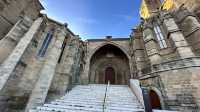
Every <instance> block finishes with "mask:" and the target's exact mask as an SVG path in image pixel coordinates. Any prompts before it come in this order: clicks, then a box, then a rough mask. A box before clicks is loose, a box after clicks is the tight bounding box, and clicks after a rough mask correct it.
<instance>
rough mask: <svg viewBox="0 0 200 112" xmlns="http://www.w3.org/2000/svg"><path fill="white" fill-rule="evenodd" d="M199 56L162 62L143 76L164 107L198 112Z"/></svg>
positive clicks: (144, 81) (199, 100)
mask: <svg viewBox="0 0 200 112" xmlns="http://www.w3.org/2000/svg"><path fill="white" fill-rule="evenodd" d="M199 67H200V66H199V57H197V58H187V59H181V60H174V61H171V62H166V63H161V64H159V65H157V66H154V67H153V68H152V72H151V73H149V74H146V75H145V76H144V77H141V78H140V80H141V83H142V85H143V86H146V87H148V88H149V90H153V91H155V92H156V93H157V94H158V95H159V96H160V101H161V103H162V107H163V109H170V110H179V111H181V112H193V111H194V112H196V111H198V110H199V106H200V97H199V94H200V88H199V85H200V80H199V76H200V74H199V70H200V68H199Z"/></svg>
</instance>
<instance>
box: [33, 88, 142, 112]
mask: <svg viewBox="0 0 200 112" xmlns="http://www.w3.org/2000/svg"><path fill="white" fill-rule="evenodd" d="M106 87H107V85H95V84H90V85H78V86H76V87H74V88H73V89H72V90H71V91H69V92H68V93H66V95H65V96H63V97H61V98H60V99H57V100H55V101H53V102H51V103H50V104H44V105H43V106H42V107H37V109H36V110H32V112H144V109H143V107H142V106H141V104H140V103H139V102H138V101H137V99H136V96H135V95H134V94H133V93H132V92H131V90H130V88H129V87H128V86H126V85H110V86H108V89H107V97H106V100H105V101H104V97H105V91H106ZM103 110H104V111H103Z"/></svg>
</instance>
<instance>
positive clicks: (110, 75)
mask: <svg viewBox="0 0 200 112" xmlns="http://www.w3.org/2000/svg"><path fill="white" fill-rule="evenodd" d="M108 81H109V82H110V84H115V70H114V69H113V68H112V67H108V68H106V70H105V83H106V84H107V83H108Z"/></svg>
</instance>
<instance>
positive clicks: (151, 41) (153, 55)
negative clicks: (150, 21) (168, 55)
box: [143, 25, 162, 65]
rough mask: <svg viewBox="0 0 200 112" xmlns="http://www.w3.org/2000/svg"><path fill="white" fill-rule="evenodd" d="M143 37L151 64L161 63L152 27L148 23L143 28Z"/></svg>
mask: <svg viewBox="0 0 200 112" xmlns="http://www.w3.org/2000/svg"><path fill="white" fill-rule="evenodd" d="M143 39H144V42H145V47H146V51H147V55H148V58H149V60H150V62H151V65H154V64H159V63H161V60H162V58H161V56H160V54H159V48H158V42H157V41H156V39H155V36H154V34H153V29H152V28H151V27H150V26H148V25H146V26H145V28H144V31H143Z"/></svg>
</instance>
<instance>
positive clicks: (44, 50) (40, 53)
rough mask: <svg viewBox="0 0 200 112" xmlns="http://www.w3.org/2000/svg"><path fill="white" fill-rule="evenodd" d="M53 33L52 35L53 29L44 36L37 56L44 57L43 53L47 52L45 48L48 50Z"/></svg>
mask: <svg viewBox="0 0 200 112" xmlns="http://www.w3.org/2000/svg"><path fill="white" fill-rule="evenodd" d="M53 33H54V29H51V30H50V31H49V32H48V33H47V35H46V37H45V39H44V41H43V43H42V47H41V48H40V50H39V52H38V56H40V57H44V55H45V53H46V51H47V48H48V46H49V43H50V42H51V40H52V37H53Z"/></svg>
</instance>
